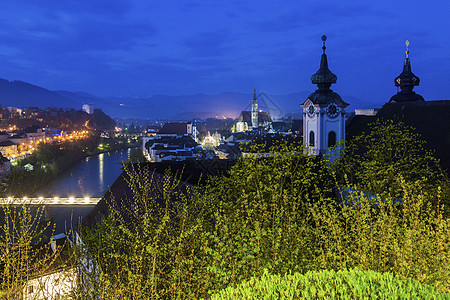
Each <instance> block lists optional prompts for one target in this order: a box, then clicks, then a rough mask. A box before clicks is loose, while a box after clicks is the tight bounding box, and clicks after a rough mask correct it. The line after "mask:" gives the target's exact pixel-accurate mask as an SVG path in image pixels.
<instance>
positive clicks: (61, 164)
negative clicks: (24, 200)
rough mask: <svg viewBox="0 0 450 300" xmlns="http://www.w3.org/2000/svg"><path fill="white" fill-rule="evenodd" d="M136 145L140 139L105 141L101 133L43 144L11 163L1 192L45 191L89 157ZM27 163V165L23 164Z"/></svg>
mask: <svg viewBox="0 0 450 300" xmlns="http://www.w3.org/2000/svg"><path fill="white" fill-rule="evenodd" d="M137 146H139V143H138V142H135V143H127V142H125V140H124V139H108V140H107V143H105V140H104V139H101V138H99V137H98V136H92V137H89V138H87V139H84V140H79V141H76V142H64V143H59V144H57V143H53V144H41V145H39V148H38V149H37V150H36V151H35V152H34V153H33V154H32V155H30V156H29V157H27V158H25V159H23V160H21V161H18V162H17V164H16V165H15V166H12V169H11V176H10V178H9V181H8V185H7V186H5V187H3V189H2V191H0V195H2V196H3V197H8V196H14V197H23V196H31V195H33V194H34V193H35V192H36V191H41V192H42V191H45V188H46V187H47V186H49V185H50V183H51V182H52V181H54V180H55V179H57V178H58V177H59V176H60V175H61V174H63V173H64V172H66V171H67V170H69V169H70V168H72V167H73V166H74V165H75V164H76V163H78V162H80V161H82V160H83V159H85V158H86V157H91V156H96V155H99V154H101V153H108V152H114V151H120V150H125V149H128V148H135V147H137ZM26 165H27V166H28V168H27V169H25V168H24V167H25V166H26ZM30 166H31V168H30Z"/></svg>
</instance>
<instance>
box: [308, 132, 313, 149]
mask: <svg viewBox="0 0 450 300" xmlns="http://www.w3.org/2000/svg"><path fill="white" fill-rule="evenodd" d="M309 145H310V146H311V147H314V131H312V130H311V131H310V132H309Z"/></svg>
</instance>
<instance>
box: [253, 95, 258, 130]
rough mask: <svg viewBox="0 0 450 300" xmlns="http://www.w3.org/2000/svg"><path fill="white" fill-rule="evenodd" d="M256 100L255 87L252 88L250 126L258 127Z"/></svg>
mask: <svg viewBox="0 0 450 300" xmlns="http://www.w3.org/2000/svg"><path fill="white" fill-rule="evenodd" d="M258 127H259V124H258V100H257V99H256V89H253V99H252V128H253V129H258Z"/></svg>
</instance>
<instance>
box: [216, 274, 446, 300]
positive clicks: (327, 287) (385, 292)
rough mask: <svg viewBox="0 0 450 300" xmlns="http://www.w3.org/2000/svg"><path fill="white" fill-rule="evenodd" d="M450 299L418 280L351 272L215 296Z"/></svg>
mask: <svg viewBox="0 0 450 300" xmlns="http://www.w3.org/2000/svg"><path fill="white" fill-rule="evenodd" d="M324 297H326V298H328V299H448V297H450V294H447V295H443V294H439V293H437V292H436V291H435V289H434V288H433V287H432V286H429V285H423V284H421V283H420V282H418V281H416V280H411V279H408V280H401V279H398V278H396V277H395V276H393V275H392V274H390V273H383V274H381V273H378V272H374V271H359V270H358V269H357V268H355V269H350V270H340V271H337V272H334V271H333V270H331V271H320V272H315V271H310V272H307V273H306V274H304V275H303V274H301V273H294V274H285V275H284V276H280V275H269V272H268V271H267V270H265V272H264V274H263V275H262V277H261V278H256V277H252V278H251V279H250V280H246V281H244V282H242V283H240V284H239V285H238V286H236V287H234V288H233V287H228V288H226V289H224V290H222V291H220V292H218V293H215V294H213V295H212V296H211V299H212V300H227V299H230V300H231V299H324Z"/></svg>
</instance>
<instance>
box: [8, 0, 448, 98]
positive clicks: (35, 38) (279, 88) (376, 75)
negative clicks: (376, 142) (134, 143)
mask: <svg viewBox="0 0 450 300" xmlns="http://www.w3.org/2000/svg"><path fill="white" fill-rule="evenodd" d="M449 3H450V2H448V1H433V0H431V1H426V2H424V1H418V0H412V1H392V0H389V1H386V0H381V1H319V0H311V1H293V0H292V1H208V0H202V1H144V0H129V1H126V0H122V1H112V0H85V1H80V0H76V1H73V0H64V1H55V0H52V1H50V0H40V1H31V0H29V1H20V0H15V1H7V2H5V3H2V9H1V10H0V77H1V78H5V79H8V80H23V81H27V82H29V83H32V84H36V85H39V86H42V87H45V88H47V89H50V90H69V91H84V92H88V93H91V94H93V95H96V96H100V97H107V96H150V95H155V94H165V95H174V96H176V95H187V94H195V93H207V94H215V93H221V92H225V91H234V92H242V93H249V94H251V92H252V90H253V87H256V88H257V89H258V90H264V91H267V92H269V93H274V94H288V93H292V92H298V91H311V92H312V91H314V89H315V86H313V85H312V84H311V80H310V78H311V75H312V74H313V73H314V72H316V71H317V69H318V68H319V61H320V55H321V52H322V49H321V47H322V42H321V36H322V35H323V34H326V35H327V36H328V41H327V54H328V62H329V66H330V69H331V71H332V72H333V73H335V74H336V75H337V76H338V81H337V84H335V85H334V86H333V90H335V91H336V92H338V93H340V94H341V95H343V96H344V95H351V96H353V97H355V98H357V99H360V100H361V101H368V102H374V103H385V102H386V101H388V100H389V98H390V97H391V96H392V95H393V94H395V93H396V88H395V86H394V78H395V76H397V75H398V74H400V72H401V71H402V66H403V60H404V57H405V40H406V39H409V40H410V41H411V44H410V58H411V64H412V71H413V72H414V73H415V74H416V75H417V76H419V77H420V79H421V83H420V86H419V87H416V88H415V91H416V92H417V93H419V94H421V95H422V96H423V97H424V98H425V99H426V100H440V99H449V98H450V84H449V82H450V72H449V71H450V59H448V55H449V53H450V52H449V48H450V36H449V25H450V22H449V21H448V20H449V18H448V13H449V12H450V4H449ZM344 100H345V99H344ZM299 102H301V101H299ZM353 104H356V103H353ZM356 105H357V104H356Z"/></svg>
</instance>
